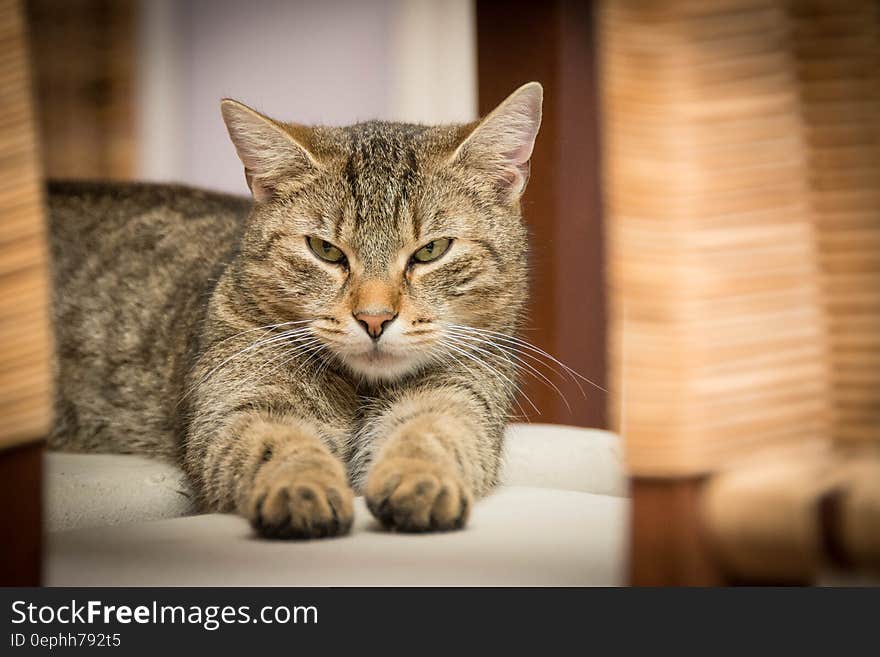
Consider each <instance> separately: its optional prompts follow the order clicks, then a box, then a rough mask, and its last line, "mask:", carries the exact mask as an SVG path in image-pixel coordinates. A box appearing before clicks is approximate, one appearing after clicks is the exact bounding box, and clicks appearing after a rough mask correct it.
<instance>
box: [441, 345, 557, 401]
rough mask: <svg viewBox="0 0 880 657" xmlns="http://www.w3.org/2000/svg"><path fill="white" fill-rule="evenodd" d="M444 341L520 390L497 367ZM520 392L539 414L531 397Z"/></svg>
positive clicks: (451, 347)
mask: <svg viewBox="0 0 880 657" xmlns="http://www.w3.org/2000/svg"><path fill="white" fill-rule="evenodd" d="M444 342H445V343H446V346H447V347H449V348H450V349H453V350H454V351H456V352H458V353H459V354H461V355H462V356H464V357H465V358H467V359H468V360H472V361H473V362H475V363H477V364H478V365H481V366H483V367H485V368H486V369H488V370H489V371H490V372H491V373H492V374H494V375H495V376H497V377H499V378H501V379H504V380H505V381H506V382H507V383H508V384H510V386H511V387H513V388H514V389H515V390H520V388H519V386H518V385H517V384H516V382H515V381H513V380H512V379H511V378H510V377H509V376H507V375H505V374H504V373H503V372H500V371H499V370H498V369H497V368H495V367H492V366H491V365H489V364H488V363H485V362H483V361H482V360H480V359H479V358H477V357H475V356H474V355H473V354H470V353H468V352H467V351H465V350H464V349H461V348H460V347H458V346H456V345H454V344H452V343H451V342H449V341H444ZM520 394H522V396H523V397H524V398H525V400H526V401H527V402H528V403H529V404H530V405H531V407H532V408H533V409H535V413H537V414H538V415H540V414H541V411H540V410H538V407H537V406H535V404H534V402H533V401H532V400H531V399H529V397H528V396H527V395H526V394H525V393H524V392H522V391H521V390H520Z"/></svg>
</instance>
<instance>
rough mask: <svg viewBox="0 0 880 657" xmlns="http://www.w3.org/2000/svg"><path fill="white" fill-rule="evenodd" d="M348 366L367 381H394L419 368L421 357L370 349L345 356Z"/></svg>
mask: <svg viewBox="0 0 880 657" xmlns="http://www.w3.org/2000/svg"><path fill="white" fill-rule="evenodd" d="M344 362H345V364H346V365H347V366H348V368H349V369H350V370H351V371H352V372H353V373H354V374H355V375H356V376H359V377H361V378H362V379H365V380H367V381H376V382H379V381H394V380H396V379H401V378H403V377H405V376H406V375H407V374H411V373H412V372H414V371H415V370H416V369H418V368H419V366H420V364H421V359H419V358H414V357H412V356H404V355H397V354H392V353H389V352H387V351H368V352H366V353H363V354H348V355H346V356H345V357H344Z"/></svg>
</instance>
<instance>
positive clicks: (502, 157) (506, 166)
mask: <svg viewBox="0 0 880 657" xmlns="http://www.w3.org/2000/svg"><path fill="white" fill-rule="evenodd" d="M543 100H544V88H543V87H542V86H541V85H540V83H538V82H529V83H527V84H524V85H523V86H521V87H520V88H519V89H517V90H516V91H514V92H513V93H512V94H510V95H509V96H508V97H507V98H506V99H505V100H504V102H502V103H501V104H500V105H499V106H498V107H496V108H495V109H494V110H492V112H491V113H489V114H488V115H487V116H486V117H485V118H483V119H482V120H481V121H479V122H478V123H477V125H476V127H475V128H474V129H473V130H472V131H471V132H470V134H469V135H468V136H467V137H466V138H465V139H464V141H463V142H462V143H461V144H460V145H459V146H458V148H457V149H456V151H455V153H454V154H453V156H452V157H453V160H461V161H463V162H467V163H470V164H473V165H474V166H476V167H478V168H479V169H481V170H484V171H486V172H487V174H488V175H490V176H491V177H493V178H494V181H495V183H496V185H497V187H498V191H499V193H500V194H501V197H502V199H503V200H505V201H513V200H516V199H517V198H519V196H520V195H521V194H522V193H523V192H524V191H525V188H526V183H528V180H529V159H530V158H531V157H532V149H533V148H534V146H535V137H537V136H538V128H540V127H541V105H542V103H543Z"/></svg>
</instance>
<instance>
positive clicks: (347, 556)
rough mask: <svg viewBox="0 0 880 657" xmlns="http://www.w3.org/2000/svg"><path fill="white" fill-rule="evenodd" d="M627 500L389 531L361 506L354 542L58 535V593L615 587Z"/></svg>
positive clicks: (201, 526) (215, 530)
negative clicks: (447, 527)
mask: <svg viewBox="0 0 880 657" xmlns="http://www.w3.org/2000/svg"><path fill="white" fill-rule="evenodd" d="M627 508H628V501H627V500H626V499H624V498H620V497H612V496H608V495H594V494H591V493H583V492H577V491H569V490H549V489H546V488H526V487H519V486H513V487H505V488H501V489H499V490H498V491H496V492H495V493H494V494H493V495H491V496H489V497H488V498H486V499H485V500H483V501H481V502H480V503H479V504H477V505H476V506H475V507H474V510H473V516H472V518H471V522H470V523H469V525H468V527H467V528H466V529H464V530H462V531H456V532H448V533H439V534H397V533H389V532H385V531H382V530H380V529H379V528H378V527H377V523H376V522H375V521H374V520H373V519H372V518H371V517H370V514H369V512H368V511H367V508H366V505H365V504H364V502H363V499H362V498H358V499H357V500H356V508H355V517H356V520H355V524H354V527H353V528H352V532H351V534H350V535H348V536H344V537H341V538H334V539H321V540H314V541H265V540H254V537H253V534H252V533H251V531H250V528H249V527H248V525H247V523H246V522H245V521H244V520H242V519H241V518H238V517H236V516H233V515H225V514H210V515H202V516H194V517H190V518H177V519H173V520H159V521H154V522H144V523H139V524H134V525H124V526H116V527H102V528H98V529H94V528H93V529H82V530H77V531H71V532H60V533H55V534H51V535H50V536H49V541H48V550H47V558H46V570H45V579H46V584H47V585H50V586H218V585H223V586H410V585H418V586H484V585H491V586H593V585H601V586H613V585H619V584H621V583H623V568H624V566H623V555H624V554H625V550H624V547H625V545H624V537H625V532H626V518H627Z"/></svg>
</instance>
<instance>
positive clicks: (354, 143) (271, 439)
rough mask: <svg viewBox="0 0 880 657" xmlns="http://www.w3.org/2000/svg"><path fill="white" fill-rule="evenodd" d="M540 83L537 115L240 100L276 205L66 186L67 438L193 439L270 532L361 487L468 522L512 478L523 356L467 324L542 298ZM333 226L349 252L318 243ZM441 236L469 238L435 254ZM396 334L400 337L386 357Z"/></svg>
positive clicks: (60, 232)
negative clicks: (506, 473)
mask: <svg viewBox="0 0 880 657" xmlns="http://www.w3.org/2000/svg"><path fill="white" fill-rule="evenodd" d="M524 90H525V91H524ZM517 93H518V94H520V97H522V96H523V94H525V95H526V96H527V99H526V100H527V101H528V102H527V103H526V105H527V106H528V107H529V108H531V109H530V110H529V111H530V112H531V115H530V116H529V117H527V118H528V121H526V123H527V124H528V126H527V128H528V129H527V130H526V132H528V131H529V130H530V131H531V133H530V134H527V135H526V136H525V137H523V136H522V134H519V133H517V129H518V127H517V120H520V123H521V122H522V119H523V116H521V115H522V113H523V111H525V110H523V111H521V112H520V116H518V117H517V116H514V117H513V123H511V118H510V117H509V116H508V114H510V112H511V110H510V108H509V105H510V103H511V101H508V109H503V108H504V107H505V106H504V105H503V106H502V108H500V109H499V110H497V111H496V112H497V115H496V116H495V118H494V119H492V121H491V122H490V120H489V119H486V120H485V121H484V122H483V123H477V124H469V125H456V126H446V127H425V126H418V125H408V124H398V123H383V122H368V123H361V124H357V125H354V126H350V127H346V128H327V127H315V128H305V127H303V126H295V125H285V124H280V123H276V122H274V121H271V120H269V119H266V118H265V117H261V116H260V115H258V114H256V113H255V112H253V111H251V110H249V109H248V108H245V107H244V106H241V105H238V104H236V103H233V102H231V101H226V102H224V106H223V108H224V116H225V118H226V120H227V124H228V125H229V127H230V133H231V135H232V137H233V141H234V142H235V144H236V146H237V148H238V151H239V155H240V156H241V158H242V160H243V161H244V163H245V167H246V173H247V176H248V181H249V183H250V185H251V188H252V190H253V192H254V196H255V198H256V202H255V203H252V202H250V201H248V200H245V199H240V198H235V197H230V196H225V195H221V194H214V193H209V192H204V191H199V190H195V189H189V188H185V187H179V186H171V185H147V184H87V183H57V184H51V185H50V189H49V208H50V218H51V221H50V224H51V237H52V241H51V246H52V256H53V261H54V290H55V294H54V320H55V327H56V343H57V381H58V385H57V399H56V423H55V427H54V430H53V432H52V435H51V437H50V445H51V446H52V447H53V448H56V449H64V450H74V451H113V452H133V453H142V454H149V455H154V456H161V457H166V458H168V459H175V460H178V461H179V462H180V463H181V464H182V465H183V467H184V469H185V471H186V473H187V475H188V477H189V478H190V480H191V482H192V484H193V487H194V490H195V491H196V492H197V494H198V496H199V499H200V502H201V505H202V506H203V508H204V509H206V510H219V511H238V512H239V513H241V514H242V515H244V516H245V517H246V518H248V519H249V520H250V521H251V523H252V524H253V526H254V527H255V528H256V530H257V531H258V532H260V533H261V534H262V535H264V536H270V537H317V536H330V535H335V534H340V533H344V532H345V531H347V530H348V528H349V527H350V525H351V521H352V513H353V510H352V496H353V491H352V488H354V489H355V490H357V491H360V492H363V493H364V494H365V495H366V498H367V503H368V506H369V508H370V510H371V511H372V512H373V514H374V515H376V516H377V517H378V518H379V519H380V520H381V521H382V522H383V523H384V524H385V525H386V526H390V527H395V528H398V529H401V530H411V531H419V530H431V529H451V528H456V527H460V526H462V525H463V523H464V522H465V521H466V519H467V516H468V512H469V509H470V507H471V503H472V500H473V499H474V498H475V497H479V496H482V495H485V494H486V493H487V492H489V491H490V490H491V489H492V487H493V486H494V485H495V483H496V481H497V476H498V469H499V455H500V452H501V447H502V432H503V428H504V425H505V422H506V420H507V417H508V413H509V410H510V406H511V403H512V400H513V396H514V393H515V388H514V379H515V374H516V373H515V371H514V368H513V366H512V363H511V361H510V360H509V358H507V357H505V355H504V352H503V351H502V350H501V348H500V347H498V346H497V345H496V344H494V343H492V342H491V341H484V342H482V343H478V342H474V341H473V340H472V341H471V343H470V346H467V345H462V344H461V343H459V346H458V347H457V349H458V350H457V351H456V350H455V349H452V348H450V347H449V343H448V341H447V342H445V343H444V336H445V337H448V336H449V335H450V334H448V333H447V330H446V329H447V327H448V325H449V324H457V325H465V326H470V327H475V328H478V329H482V330H490V331H498V332H502V333H505V334H513V333H515V331H516V328H517V326H518V323H519V320H520V313H521V310H522V307H523V302H524V299H525V296H526V234H525V230H524V227H523V223H522V221H521V216H520V206H519V193H520V192H521V190H522V187H523V186H524V182H525V174H526V167H527V160H528V156H529V154H530V153H531V141H530V139H534V133H535V132H536V131H537V122H538V121H539V117H540V87H539V86H538V85H536V84H534V83H533V84H531V85H527V86H526V87H523V88H522V89H521V90H520V91H519V92H517ZM515 96H516V94H515ZM536 97H537V101H536V100H535V98H536ZM511 98H512V99H514V96H512V97H511ZM514 100H516V99H514ZM536 102H537V105H536V107H537V110H535V103H536ZM514 105H516V103H514ZM519 105H522V103H521V102H520V103H519ZM519 105H517V106H516V107H514V109H517V108H518V107H519ZM520 109H521V108H520ZM490 118H491V115H490ZM529 121H531V123H529ZM490 123H491V125H490ZM511 126H512V127H511ZM519 127H520V128H521V127H522V126H519ZM508 129H509V130H508ZM520 132H521V131H520ZM309 235H312V236H320V237H321V238H322V239H325V240H327V241H328V242H331V243H332V244H334V245H337V246H339V247H340V248H342V249H343V250H344V251H345V253H346V256H347V264H346V265H338V264H331V263H327V262H324V261H322V260H321V259H319V258H318V257H316V255H315V254H314V253H312V252H311V251H310V250H309V248H308V246H307V244H306V240H305V236H309ZM441 237H451V238H454V241H453V243H452V247H451V248H450V250H449V252H448V253H446V254H445V255H444V256H442V257H441V258H440V259H438V260H437V261H435V262H432V263H428V264H412V263H411V261H410V260H409V257H410V255H412V254H413V253H414V252H415V251H416V250H417V249H418V248H419V247H421V246H423V245H424V244H425V243H426V242H427V241H428V240H430V239H438V238H441ZM385 311H387V312H389V313H392V314H396V319H395V320H394V321H393V322H391V323H390V324H389V325H388V328H387V329H386V333H387V334H390V335H391V337H387V336H386V335H385V334H383V336H382V337H381V338H380V339H379V341H378V342H376V343H372V342H371V341H370V339H369V337H368V336H367V335H366V333H365V331H363V330H361V327H360V326H358V323H357V322H356V321H355V319H354V318H353V317H352V315H353V313H358V312H366V313H367V314H368V315H369V314H370V313H377V312H385ZM285 322H301V323H299V324H286V325H282V326H277V325H279V324H283V323H285ZM288 329H289V330H290V331H297V330H298V329H299V332H298V333H288V334H285V333H283V331H285V330H288ZM481 335H483V336H488V335H489V334H486V333H484V334H481ZM270 339H271V340H272V341H271V342H267V341H266V340H270ZM258 340H263V341H262V342H257V341H258ZM395 341H396V342H395ZM384 344H391V345H396V346H394V347H393V348H392V347H391V346H389V347H388V349H389V350H391V351H389V352H388V354H386V355H379V352H378V351H376V350H378V349H380V348H384V347H382V345H384ZM375 345H378V346H375ZM319 348H320V349H319ZM392 352H393V353H392ZM383 353H384V352H383ZM371 359H373V360H371Z"/></svg>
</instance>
